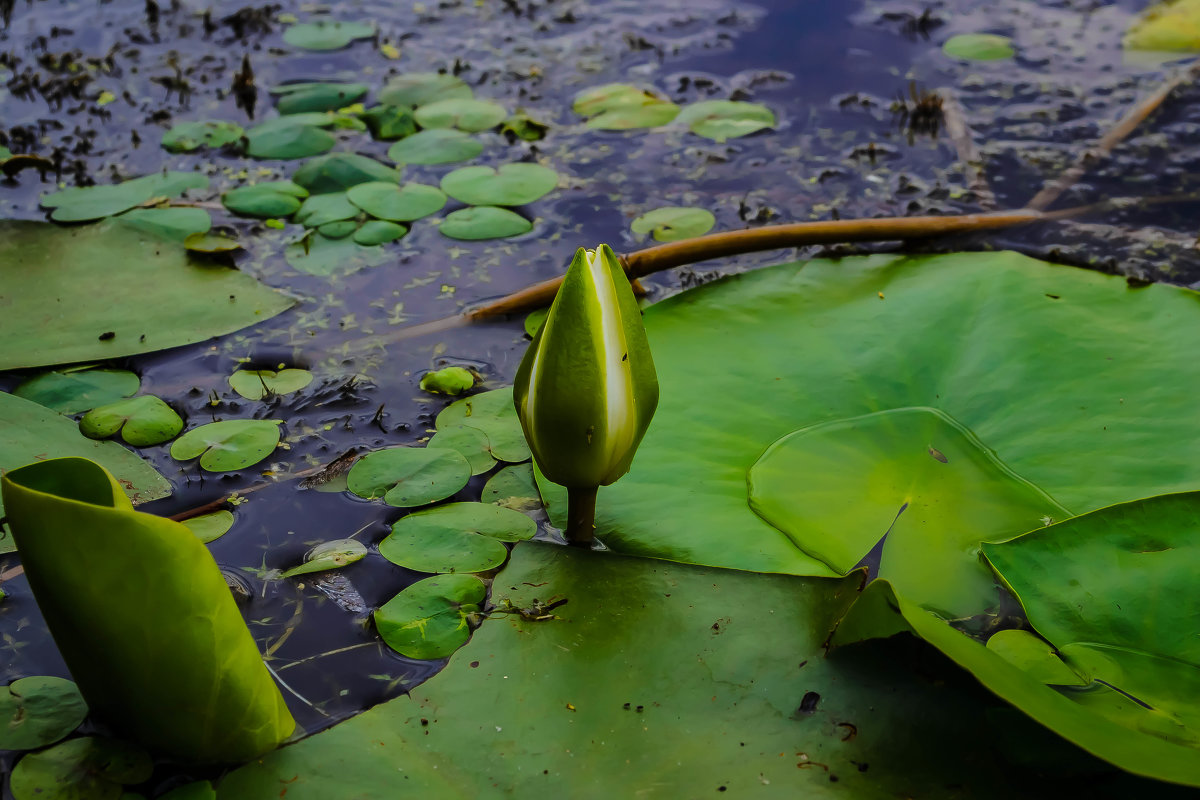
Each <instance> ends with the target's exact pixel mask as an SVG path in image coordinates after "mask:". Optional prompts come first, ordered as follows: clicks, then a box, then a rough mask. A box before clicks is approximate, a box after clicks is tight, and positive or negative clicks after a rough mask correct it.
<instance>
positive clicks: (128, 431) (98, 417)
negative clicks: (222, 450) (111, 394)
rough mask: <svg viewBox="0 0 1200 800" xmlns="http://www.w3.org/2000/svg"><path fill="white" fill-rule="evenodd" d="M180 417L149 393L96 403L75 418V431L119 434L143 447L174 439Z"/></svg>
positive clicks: (89, 434)
mask: <svg viewBox="0 0 1200 800" xmlns="http://www.w3.org/2000/svg"><path fill="white" fill-rule="evenodd" d="M182 430H183V420H182V419H180V417H179V414H177V413H175V409H173V408H171V407H170V406H169V405H167V404H166V402H164V401H163V399H162V398H160V397H156V396H155V395H152V394H144V395H140V396H138V397H130V398H129V399H127V400H118V401H117V402H115V403H109V404H106V405H102V406H97V407H96V408H93V409H92V410H91V411H89V412H88V413H86V414H84V415H83V418H82V419H80V420H79V431H80V433H82V434H83V435H84V436H86V437H88V438H89V439H107V438H108V437H110V436H115V435H116V434H117V433H120V434H121V439H122V440H123V441H124V442H125V443H126V444H131V445H133V446H134V447H147V446H149V445H154V444H162V443H163V442H167V441H170V440H171V439H174V438H175V437H176V436H177V435H179V432H180V431H182Z"/></svg>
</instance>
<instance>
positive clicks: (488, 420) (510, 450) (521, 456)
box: [437, 386, 530, 462]
mask: <svg viewBox="0 0 1200 800" xmlns="http://www.w3.org/2000/svg"><path fill="white" fill-rule="evenodd" d="M459 425H465V426H467V427H470V428H478V429H479V430H481V431H483V432H484V433H485V434H487V437H488V444H489V445H490V447H491V451H492V455H493V456H495V457H496V459H497V460H498V461H511V462H517V461H524V460H526V459H527V458H529V456H530V454H529V445H527V444H526V443H525V433H524V432H523V431H522V430H521V421H520V420H519V419H517V410H516V408H515V407H514V406H513V399H512V387H511V386H509V387H506V388H504V389H494V390H492V391H490V392H481V393H479V394H474V395H471V396H470V397H465V398H463V399H462V400H458V401H456V402H454V403H451V404H450V405H448V406H446V407H445V408H444V409H442V412H441V413H440V414H438V416H437V427H438V430H439V431H442V430H446V429H448V428H453V427H457V426H459Z"/></svg>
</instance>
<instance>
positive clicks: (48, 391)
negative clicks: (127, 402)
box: [13, 368, 141, 414]
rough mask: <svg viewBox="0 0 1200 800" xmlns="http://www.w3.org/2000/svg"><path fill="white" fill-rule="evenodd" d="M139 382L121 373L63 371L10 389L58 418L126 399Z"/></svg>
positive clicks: (83, 370) (118, 370) (94, 370)
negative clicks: (58, 416)
mask: <svg viewBox="0 0 1200 800" xmlns="http://www.w3.org/2000/svg"><path fill="white" fill-rule="evenodd" d="M140 385H141V379H140V378H138V376H137V375H134V374H133V373H132V372H130V371H129V370H125V369H79V368H75V369H63V370H55V371H53V372H43V373H41V374H39V375H34V376H33V377H32V378H27V379H26V380H24V381H21V383H20V384H18V385H17V388H16V389H13V394H15V395H16V396H17V397H24V398H25V399H26V400H32V401H33V402H35V403H37V404H38V405H40V406H45V407H46V408H49V409H53V410H54V411H58V412H59V413H62V414H77V413H79V412H80V411H87V410H88V409H91V408H95V407H96V406H101V405H104V404H105V403H111V402H114V401H116V400H119V399H121V398H122V397H129V396H130V395H131V394H133V393H134V392H136V391H137V390H138V387H139V386H140Z"/></svg>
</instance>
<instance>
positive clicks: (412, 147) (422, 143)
mask: <svg viewBox="0 0 1200 800" xmlns="http://www.w3.org/2000/svg"><path fill="white" fill-rule="evenodd" d="M482 152H483V143H482V142H480V141H479V140H478V139H476V138H475V137H473V136H471V135H470V134H467V133H463V132H462V131H458V130H453V129H448V128H443V129H435V130H431V131H420V132H419V133H414V134H413V135H412V136H407V137H405V138H403V139H401V140H400V141H398V142H396V143H395V144H394V145H392V146H391V147H390V148H388V153H387V154H388V158H390V159H391V160H392V161H395V162H396V163H398V164H452V163H454V162H456V161H469V160H471V159H472V158H475V156H477V155H479V154H480V153H482Z"/></svg>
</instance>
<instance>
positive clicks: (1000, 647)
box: [987, 629, 1088, 686]
mask: <svg viewBox="0 0 1200 800" xmlns="http://www.w3.org/2000/svg"><path fill="white" fill-rule="evenodd" d="M987 649H988V650H991V651H992V652H993V653H996V654H998V655H1000V656H1001V657H1002V658H1003V659H1004V660H1005V661H1007V662H1009V663H1010V664H1013V665H1014V666H1017V667H1019V668H1020V669H1021V671H1022V672H1026V673H1028V674H1029V676H1030V677H1032V678H1034V679H1035V680H1037V681H1039V682H1041V683H1044V684H1047V685H1052V686H1086V685H1087V683H1088V681H1087V680H1084V679H1083V678H1081V677H1080V676H1079V674H1078V673H1077V672H1075V671H1074V670H1073V669H1071V668H1070V667H1068V666H1067V665H1066V663H1065V662H1063V660H1062V658H1060V657H1059V654H1058V651H1057V650H1055V649H1054V647H1053V645H1050V644H1049V643H1047V642H1046V640H1045V639H1043V638H1041V637H1040V636H1037V635H1036V634H1033V633H1030V632H1029V631H1027V630H1019V629H1013V630H1003V631H998V632H996V633H994V634H992V635H991V636H989V637H988V640H987Z"/></svg>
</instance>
